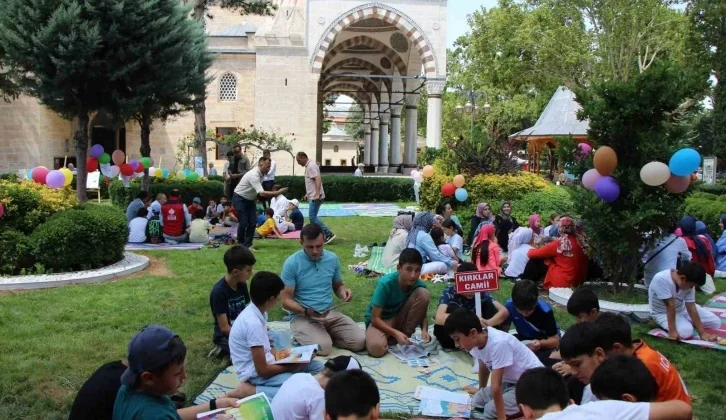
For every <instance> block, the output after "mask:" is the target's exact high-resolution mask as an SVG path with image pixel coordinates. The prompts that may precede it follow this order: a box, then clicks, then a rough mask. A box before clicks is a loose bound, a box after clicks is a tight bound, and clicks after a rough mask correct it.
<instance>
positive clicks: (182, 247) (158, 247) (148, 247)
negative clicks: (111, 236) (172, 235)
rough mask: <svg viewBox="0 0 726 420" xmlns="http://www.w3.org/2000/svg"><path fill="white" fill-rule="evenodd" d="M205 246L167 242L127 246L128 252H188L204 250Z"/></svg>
mask: <svg viewBox="0 0 726 420" xmlns="http://www.w3.org/2000/svg"><path fill="white" fill-rule="evenodd" d="M202 247H204V244H188V243H186V244H184V243H182V244H175V245H172V244H168V243H166V242H163V243H160V244H147V243H143V244H126V246H125V247H124V248H125V249H126V251H188V250H193V249H202Z"/></svg>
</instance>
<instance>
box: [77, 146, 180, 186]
mask: <svg viewBox="0 0 726 420" xmlns="http://www.w3.org/2000/svg"><path fill="white" fill-rule="evenodd" d="M111 162H113V165H112V164H111ZM146 168H148V169H149V175H150V176H154V177H156V178H167V177H168V176H169V170H168V169H165V168H155V167H154V160H153V159H152V158H150V157H142V158H141V159H130V160H129V161H128V162H127V161H126V155H125V154H124V152H123V151H122V150H115V151H114V152H113V153H112V154H110V155H109V154H108V153H106V152H105V151H104V149H103V146H101V145H100V144H96V145H93V147H91V157H90V158H88V160H86V169H87V170H88V172H95V171H97V170H99V169H100V170H101V173H102V174H103V175H104V176H106V177H109V178H116V177H118V176H119V175H121V176H123V177H124V178H125V179H130V178H138V177H141V176H144V170H145V169H146Z"/></svg>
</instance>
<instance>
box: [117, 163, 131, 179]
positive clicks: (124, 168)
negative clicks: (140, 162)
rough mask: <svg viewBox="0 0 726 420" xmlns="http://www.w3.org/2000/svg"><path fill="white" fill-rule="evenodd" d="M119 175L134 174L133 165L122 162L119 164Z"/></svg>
mask: <svg viewBox="0 0 726 420" xmlns="http://www.w3.org/2000/svg"><path fill="white" fill-rule="evenodd" d="M119 169H120V172H121V175H123V176H131V175H133V174H134V167H133V166H131V165H129V164H128V163H123V164H121V166H119Z"/></svg>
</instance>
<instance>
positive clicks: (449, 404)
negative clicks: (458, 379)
mask: <svg viewBox="0 0 726 420" xmlns="http://www.w3.org/2000/svg"><path fill="white" fill-rule="evenodd" d="M414 398H416V399H418V400H421V403H420V404H419V411H420V413H421V415H424V416H431V417H447V418H448V417H462V418H469V416H470V415H471V397H470V396H469V395H468V394H464V393H457V392H451V391H446V390H443V389H438V388H432V387H429V386H419V387H417V388H416V392H415V393H414Z"/></svg>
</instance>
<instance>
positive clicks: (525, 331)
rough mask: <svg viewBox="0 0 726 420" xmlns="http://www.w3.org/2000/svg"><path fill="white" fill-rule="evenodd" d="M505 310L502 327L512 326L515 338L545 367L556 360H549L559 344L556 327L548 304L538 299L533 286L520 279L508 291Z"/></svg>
mask: <svg viewBox="0 0 726 420" xmlns="http://www.w3.org/2000/svg"><path fill="white" fill-rule="evenodd" d="M504 306H505V307H506V308H507V311H509V319H508V320H507V322H506V324H510V323H512V324H514V327H515V328H516V329H517V338H518V339H519V340H521V341H525V340H526V341H528V343H527V347H529V349H530V350H532V351H533V352H534V353H535V354H536V355H537V357H538V358H539V360H541V361H542V363H544V364H545V365H546V366H552V365H553V364H554V363H556V362H557V360H553V359H551V358H550V355H551V353H552V351H553V350H554V349H556V348H557V346H558V345H559V342H560V328H559V326H558V325H557V321H555V314H554V311H553V310H552V307H550V305H549V304H548V303H547V302H545V301H543V300H542V299H540V298H539V294H538V292H537V285H536V284H535V283H534V282H533V281H530V280H521V281H518V282H517V283H515V285H514V287H513V288H512V298H511V299H508V300H507V301H506V302H504Z"/></svg>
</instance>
